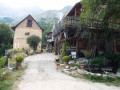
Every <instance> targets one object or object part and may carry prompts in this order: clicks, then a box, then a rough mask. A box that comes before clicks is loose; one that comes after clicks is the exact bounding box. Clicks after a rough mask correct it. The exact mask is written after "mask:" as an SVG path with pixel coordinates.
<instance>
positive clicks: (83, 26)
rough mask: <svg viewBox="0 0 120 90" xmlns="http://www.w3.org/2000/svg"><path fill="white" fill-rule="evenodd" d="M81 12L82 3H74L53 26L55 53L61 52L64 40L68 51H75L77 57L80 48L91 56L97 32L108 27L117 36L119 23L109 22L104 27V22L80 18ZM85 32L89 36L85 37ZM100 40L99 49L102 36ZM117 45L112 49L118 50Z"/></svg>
mask: <svg viewBox="0 0 120 90" xmlns="http://www.w3.org/2000/svg"><path fill="white" fill-rule="evenodd" d="M81 12H84V9H83V8H82V5H81V4H80V2H79V3H76V4H75V6H74V7H73V8H72V9H71V10H70V11H69V12H67V13H66V14H65V15H64V16H63V18H62V20H61V21H60V22H59V23H58V25H57V26H56V27H55V28H54V30H53V36H54V49H55V54H56V55H58V54H61V49H62V44H63V43H64V42H69V43H70V44H71V47H69V48H67V49H68V50H70V52H72V51H74V52H76V57H77V58H79V57H80V55H79V53H80V52H81V50H89V51H90V52H91V56H92V57H94V56H95V53H94V52H96V46H95V42H96V37H97V38H99V37H98V34H99V33H102V32H105V30H106V29H109V30H110V31H111V32H110V33H114V34H117V35H118V36H119V32H118V31H117V29H118V28H120V25H119V24H113V23H110V25H109V27H108V28H106V27H104V26H105V22H101V21H98V20H94V19H91V20H88V19H84V18H80V14H81ZM85 31H87V32H85ZM85 34H90V36H91V37H90V38H89V37H86V35H85ZM110 35H112V34H110ZM102 40H103V42H100V47H101V48H100V49H101V50H103V49H104V47H105V41H104V38H103V39H102ZM97 41H98V40H97ZM116 42H117V41H116ZM93 43H94V44H93ZM97 43H98V42H97ZM116 45H118V46H120V43H118V42H117V44H116ZM118 46H116V47H114V48H111V49H113V50H114V49H115V48H116V50H118V51H120V48H118ZM68 55H69V54H68Z"/></svg>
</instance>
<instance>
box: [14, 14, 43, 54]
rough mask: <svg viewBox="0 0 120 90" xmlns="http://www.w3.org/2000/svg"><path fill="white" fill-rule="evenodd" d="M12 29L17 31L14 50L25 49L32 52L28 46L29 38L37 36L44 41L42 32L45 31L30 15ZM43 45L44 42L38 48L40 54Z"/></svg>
mask: <svg viewBox="0 0 120 90" xmlns="http://www.w3.org/2000/svg"><path fill="white" fill-rule="evenodd" d="M12 29H13V30H14V31H15V34H14V41H13V49H17V48H20V49H23V48H24V49H25V50H30V47H29V45H28V44H27V37H29V36H31V35H36V36H39V37H40V38H41V39H42V32H43V31H44V29H43V28H41V26H40V25H39V24H38V23H37V22H36V21H35V19H34V18H33V17H32V16H31V15H28V16H27V17H26V18H25V19H23V20H22V21H21V22H19V23H18V24H17V25H16V26H14V27H12ZM41 44H42V42H40V43H39V45H38V47H37V51H39V52H40V51H41Z"/></svg>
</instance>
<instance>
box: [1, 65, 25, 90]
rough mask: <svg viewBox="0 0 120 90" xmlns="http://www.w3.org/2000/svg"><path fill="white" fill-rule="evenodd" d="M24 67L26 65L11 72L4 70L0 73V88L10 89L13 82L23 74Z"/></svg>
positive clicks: (3, 89)
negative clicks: (2, 73)
mask: <svg viewBox="0 0 120 90" xmlns="http://www.w3.org/2000/svg"><path fill="white" fill-rule="evenodd" d="M26 68H27V66H26V67H24V68H22V69H20V70H15V71H13V72H10V71H8V70H4V72H6V73H5V74H4V75H1V76H2V77H1V78H2V79H1V80H0V90H12V87H13V85H14V82H16V81H17V80H18V79H19V78H20V77H21V76H22V75H23V74H24V71H25V69H26Z"/></svg>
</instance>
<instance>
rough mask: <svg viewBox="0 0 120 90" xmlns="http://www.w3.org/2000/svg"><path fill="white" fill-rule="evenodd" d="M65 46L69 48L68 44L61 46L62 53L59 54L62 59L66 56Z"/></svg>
mask: <svg viewBox="0 0 120 90" xmlns="http://www.w3.org/2000/svg"><path fill="white" fill-rule="evenodd" d="M67 46H71V45H70V43H68V42H64V43H63V45H62V53H61V56H62V57H64V56H65V55H66V47H67Z"/></svg>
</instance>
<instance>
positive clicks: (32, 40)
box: [27, 35, 41, 51]
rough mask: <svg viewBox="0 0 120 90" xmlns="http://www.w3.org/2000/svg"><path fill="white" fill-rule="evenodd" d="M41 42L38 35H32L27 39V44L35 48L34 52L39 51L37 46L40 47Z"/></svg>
mask: <svg viewBox="0 0 120 90" xmlns="http://www.w3.org/2000/svg"><path fill="white" fill-rule="evenodd" d="M40 41H41V39H40V37H39V36H36V35H32V36H30V37H28V38H27V44H29V46H30V47H31V48H33V49H34V51H36V50H37V46H38V45H39V43H40Z"/></svg>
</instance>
